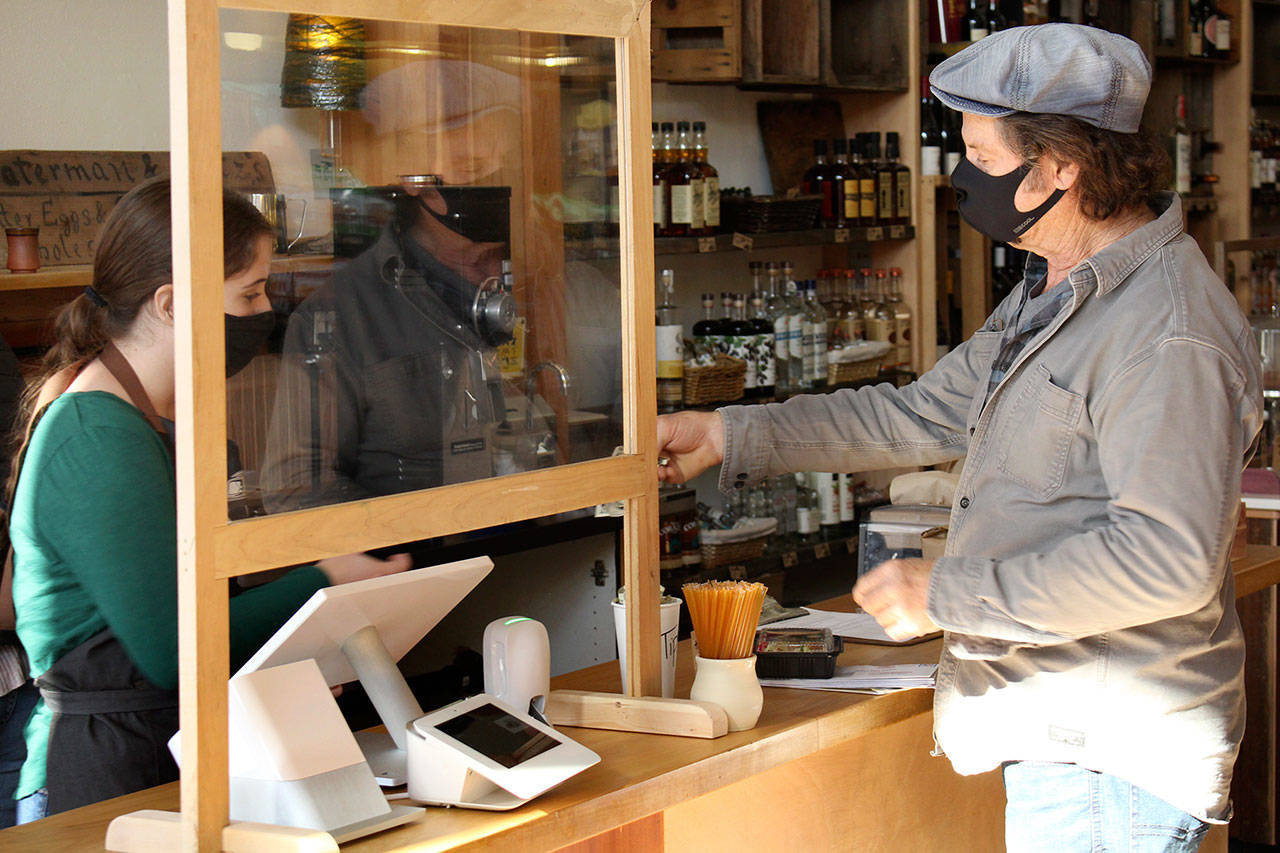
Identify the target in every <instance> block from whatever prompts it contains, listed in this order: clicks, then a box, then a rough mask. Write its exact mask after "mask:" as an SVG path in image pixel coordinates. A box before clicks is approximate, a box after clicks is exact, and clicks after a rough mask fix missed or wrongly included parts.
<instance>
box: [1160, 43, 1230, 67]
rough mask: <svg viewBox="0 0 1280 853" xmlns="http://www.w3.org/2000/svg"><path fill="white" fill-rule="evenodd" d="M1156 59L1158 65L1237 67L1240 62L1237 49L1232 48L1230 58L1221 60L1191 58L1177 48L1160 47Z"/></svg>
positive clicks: (1204, 57) (1199, 57) (1215, 58)
mask: <svg viewBox="0 0 1280 853" xmlns="http://www.w3.org/2000/svg"><path fill="white" fill-rule="evenodd" d="M1155 59H1156V65H1201V66H1215V65H1217V66H1228V65H1235V64H1237V63H1238V62H1239V61H1240V57H1239V55H1238V54H1237V53H1236V50H1235V48H1232V50H1231V55H1230V56H1227V57H1225V58H1219V57H1213V56H1190V55H1188V54H1186V53H1185V52H1183V51H1180V50H1179V49H1178V48H1176V47H1168V46H1159V45H1157V46H1156V48H1155Z"/></svg>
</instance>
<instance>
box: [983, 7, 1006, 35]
mask: <svg viewBox="0 0 1280 853" xmlns="http://www.w3.org/2000/svg"><path fill="white" fill-rule="evenodd" d="M986 22H987V35H991V34H992V33H998V32H1000V31H1001V30H1003V29H1004V28H1005V21H1004V15H1002V14H1000V4H999V2H997V0H987V13H986Z"/></svg>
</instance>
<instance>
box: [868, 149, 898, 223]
mask: <svg viewBox="0 0 1280 853" xmlns="http://www.w3.org/2000/svg"><path fill="white" fill-rule="evenodd" d="M867 156H868V157H870V158H871V160H872V166H873V167H874V168H875V170H876V225H892V224H894V213H893V211H894V205H895V204H896V203H897V199H896V198H895V196H894V189H893V175H894V171H893V166H892V165H890V163H889V162H888V161H887V160H884V159H882V158H881V156H880V133H879V131H871V132H870V133H868V134H867Z"/></svg>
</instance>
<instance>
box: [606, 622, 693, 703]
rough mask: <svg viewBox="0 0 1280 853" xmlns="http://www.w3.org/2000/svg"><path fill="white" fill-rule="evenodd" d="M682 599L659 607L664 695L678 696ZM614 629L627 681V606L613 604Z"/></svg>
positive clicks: (619, 657) (620, 660)
mask: <svg viewBox="0 0 1280 853" xmlns="http://www.w3.org/2000/svg"><path fill="white" fill-rule="evenodd" d="M682 603H683V602H682V601H680V599H676V600H675V601H670V602H667V603H666V604H662V605H660V606H659V609H660V613H659V617H658V619H659V621H658V629H659V631H661V633H662V637H661V640H662V695H663V696H664V697H666V698H668V699H670V698H672V697H673V696H675V695H676V638H677V635H678V633H679V630H680V605H681V604H682ZM613 627H614V632H615V634H616V635H617V638H618V666H619V667H621V672H622V681H623V683H624V684H625V683H626V680H627V606H626V605H625V604H619V603H618V602H616V601H615V602H613Z"/></svg>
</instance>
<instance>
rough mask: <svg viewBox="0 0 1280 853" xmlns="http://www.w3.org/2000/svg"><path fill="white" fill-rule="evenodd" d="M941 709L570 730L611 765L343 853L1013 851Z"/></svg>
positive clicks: (831, 705)
mask: <svg viewBox="0 0 1280 853" xmlns="http://www.w3.org/2000/svg"><path fill="white" fill-rule="evenodd" d="M1234 568H1235V573H1236V579H1237V591H1238V593H1239V594H1240V595H1244V594H1246V593H1248V592H1253V591H1256V590H1258V589H1262V588H1264V587H1266V586H1269V585H1272V584H1275V583H1277V581H1280V548H1277V547H1265V546H1250V548H1249V554H1248V556H1247V557H1246V558H1245V559H1244V560H1241V561H1238V562H1237V563H1236V565H1235V567H1234ZM824 606H827V607H830V608H833V609H835V608H837V607H848V606H850V602H849V599H848V598H845V599H843V600H840V601H832V602H827V603H826V604H825V605H824ZM681 646H682V647H681V650H680V657H679V665H678V667H677V674H676V694H677V695H685V696H687V695H688V690H689V686H690V684H691V683H692V681H693V661H692V656H691V653H690V651H689V649H688V645H687V643H682V644H681ZM940 649H941V641H940V640H933V641H930V642H926V643H920V644H918V645H914V646H904V647H885V646H872V645H865V644H857V643H850V644H849V645H848V647H847V649H846V651H845V654H844V655H843V656H842V658H841V663H842V664H849V663H912V662H933V661H936V660H937V659H938V655H939V652H940ZM553 686H554V687H559V688H573V689H585V690H606V691H615V692H616V691H618V690H619V675H618V666H617V664H616V663H613V662H610V663H605V664H600V665H598V666H594V667H591V668H589V669H585V670H582V671H580V672H575V673H571V674H569V675H565V676H561V677H559V678H556V679H554V680H553ZM932 701H933V693H932V691H929V690H909V691H901V692H897V693H891V694H887V695H883V696H866V695H859V694H844V693H828V692H822V691H811V690H783V689H772V688H766V689H765V702H764V710H763V712H762V714H761V716H760V722H759V723H758V724H757V726H756V727H755V728H754V729H752V730H751V731H746V732H736V733H730V734H728V735H726V736H724V737H722V738H718V739H716V740H697V739H691V738H678V737H665V736H657V735H635V734H628V733H622V732H608V731H597V730H591V729H566V731H567V732H568V733H569V734H570V735H571V736H572V737H573V738H575V739H576V740H578V741H580V742H581V743H583V744H584V745H586V746H587V747H589V748H591V749H593V750H595V751H596V752H597V753H599V754H600V756H601V757H602V760H601V762H600V763H599V764H597V765H596V766H594V767H592V768H591V769H589V770H587V771H586V772H584V773H582V774H581V775H579V776H577V777H575V778H573V779H570V780H569V781H568V782H566V783H565V784H563V785H561V786H560V787H559V788H557V789H555V790H553V791H551V792H550V793H548V794H546V795H544V796H542V797H540V798H538V799H536V800H534V801H533V802H532V803H530V804H529V805H527V806H525V807H523V808H520V809H516V810H514V811H511V812H479V811H468V810H465V809H441V808H431V809H428V811H427V814H426V816H425V817H424V818H423V819H421V820H420V821H418V822H416V823H414V824H411V825H409V826H406V827H403V828H400V829H396V830H391V831H388V832H385V833H382V834H380V835H375V836H372V837H369V838H365V839H362V840H360V841H356V842H353V843H351V844H349V845H346V846H345V847H344V848H343V849H344V850H350V851H360V853H372V851H391V850H404V849H408V848H412V849H413V850H423V851H430V850H458V849H466V850H480V849H504V850H517V849H518V850H554V849H558V848H561V847H565V846H568V845H576V846H577V847H578V849H580V850H588V849H590V850H610V849H632V850H648V849H658V848H660V847H662V846H664V845H665V846H666V847H667V848H668V849H673V850H675V849H697V847H696V846H695V845H701V846H702V847H703V848H705V849H714V848H716V847H722V846H725V845H726V844H727V843H728V842H729V841H730V840H731V839H732V846H733V847H735V848H736V849H743V850H745V849H760V850H767V849H770V848H773V849H805V848H806V847H808V848H810V849H837V848H843V847H860V848H861V847H866V848H870V849H886V850H889V849H897V850H920V849H947V850H962V849H971V850H992V849H1001V848H1002V846H1003V809H1004V795H1003V788H1002V785H1001V782H1000V777H999V774H998V773H996V772H991V773H986V774H982V775H980V776H972V777H961V776H958V775H956V774H955V773H954V772H953V771H952V770H951V767H950V764H949V763H948V762H947V761H946V759H944V758H934V757H932V756H930V755H929V749H930V746H931V729H932V714H931V709H932ZM177 805H178V786H177V784H172V785H165V786H161V787H159V788H153V789H151V790H148V791H142V792H140V793H137V794H133V795H130V796H128V797H121V798H119V799H116V800H109V801H107V802H104V803H98V804H96V805H93V806H87V807H85V808H82V809H77V810H75V811H71V812H66V813H64V814H60V815H55V816H53V817H51V818H47V819H46V820H43V821H39V822H37V823H35V824H31V825H28V826H23V827H16V828H14V829H10V830H5V831H4V832H0V849H4V850H5V851H11V853H16V851H28V850H30V851H45V850H51V849H54V850H58V851H60V853H61V852H62V851H70V850H90V849H95V850H100V849H101V848H102V843H103V838H104V837H105V831H106V825H107V823H108V822H109V821H110V819H111V818H112V817H114V816H116V815H118V814H123V813H126V812H130V811H133V810H135V809H144V808H156V809H168V810H174V809H176V808H177ZM726 833H728V834H726ZM595 836H602V837H601V838H595ZM587 839H592V841H591V842H590V843H587V844H578V843H579V842H584V841H586V840H587ZM872 839H874V841H873V840H872ZM832 845H834V846H832Z"/></svg>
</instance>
